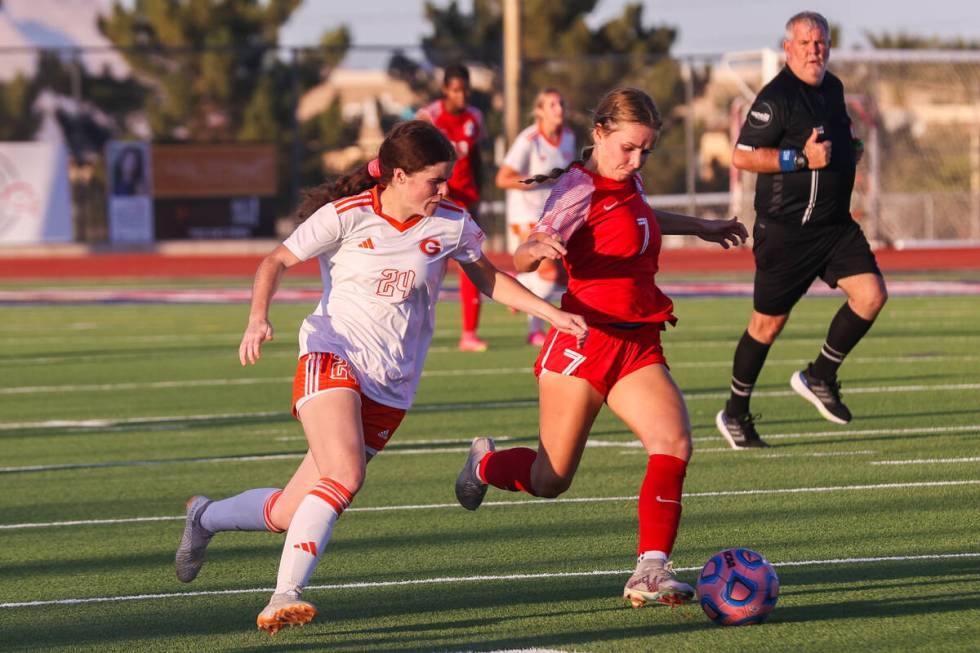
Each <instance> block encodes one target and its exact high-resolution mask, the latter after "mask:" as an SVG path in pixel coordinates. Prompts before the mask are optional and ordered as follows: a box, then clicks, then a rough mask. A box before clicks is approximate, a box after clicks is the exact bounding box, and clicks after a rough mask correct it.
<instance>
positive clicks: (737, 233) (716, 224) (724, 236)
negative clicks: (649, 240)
mask: <svg viewBox="0 0 980 653" xmlns="http://www.w3.org/2000/svg"><path fill="white" fill-rule="evenodd" d="M656 213H657V222H658V223H659V224H660V231H661V233H663V234H664V235H665V236H666V235H669V236H697V237H698V238H700V239H701V240H706V241H708V242H709V243H718V244H719V245H721V246H722V247H724V248H725V249H728V248H729V247H737V246H738V245H742V244H743V243H745V241H746V240H747V239H748V237H749V232H748V230H747V229H746V228H745V225H744V224H742V223H741V222H739V220H738V218H737V217H735V218H729V219H728V220H708V219H706V218H696V217H694V216H693V215H684V214H681V213H670V212H669V211H657V212H656Z"/></svg>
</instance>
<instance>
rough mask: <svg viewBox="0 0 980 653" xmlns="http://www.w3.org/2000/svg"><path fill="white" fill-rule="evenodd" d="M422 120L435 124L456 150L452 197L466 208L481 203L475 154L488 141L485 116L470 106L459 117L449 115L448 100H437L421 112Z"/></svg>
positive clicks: (450, 184)
mask: <svg viewBox="0 0 980 653" xmlns="http://www.w3.org/2000/svg"><path fill="white" fill-rule="evenodd" d="M419 116H420V117H425V118H426V119H428V120H430V121H432V124H434V125H435V126H436V127H438V128H439V129H440V130H442V133H443V134H445V135H446V138H448V139H449V140H450V142H452V144H453V147H455V148H456V165H455V166H453V176H452V177H450V179H449V197H450V199H453V200H455V201H457V202H459V203H460V204H463V205H464V206H467V207H468V206H471V205H472V204H474V203H475V202H477V201H479V199H480V190H479V187H478V186H477V183H476V178H475V177H474V175H473V162H472V156H473V152H474V151H475V150H476V149H477V148H478V147H479V146H480V141H482V140H483V139H484V138H486V127H484V124H483V112H482V111H480V110H479V109H477V108H476V107H472V106H469V105H467V107H466V108H465V109H463V110H462V111H460V112H459V113H449V112H448V111H446V108H445V101H444V100H436V101H435V102H432V103H431V104H429V105H428V106H427V107H425V108H424V109H422V110H421V111H419Z"/></svg>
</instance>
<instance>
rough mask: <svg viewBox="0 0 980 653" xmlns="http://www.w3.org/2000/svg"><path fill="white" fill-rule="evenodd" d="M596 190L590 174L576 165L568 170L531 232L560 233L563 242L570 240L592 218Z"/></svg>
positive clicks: (556, 234) (556, 186) (553, 189)
mask: <svg viewBox="0 0 980 653" xmlns="http://www.w3.org/2000/svg"><path fill="white" fill-rule="evenodd" d="M593 190H594V187H593V185H592V180H591V179H589V177H588V175H586V174H585V173H583V172H579V171H578V170H577V169H575V168H573V169H572V170H570V171H568V172H566V173H565V174H564V175H562V176H561V177H559V178H558V182H557V183H556V184H555V187H554V188H552V189H551V194H550V195H548V199H547V201H545V203H544V210H543V211H542V213H541V219H540V220H538V223H537V224H536V225H534V229H532V230H531V233H544V234H548V235H550V236H558V238H560V239H561V241H562V242H563V243H567V242H568V239H569V238H571V237H572V234H574V233H575V232H576V231H577V230H578V228H579V227H581V226H582V225H583V224H585V221H586V220H587V219H588V217H589V209H590V208H591V206H592V191H593Z"/></svg>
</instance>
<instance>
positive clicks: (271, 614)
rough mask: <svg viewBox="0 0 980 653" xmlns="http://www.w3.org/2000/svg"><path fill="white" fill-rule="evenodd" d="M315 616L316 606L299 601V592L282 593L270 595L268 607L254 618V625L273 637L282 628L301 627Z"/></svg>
mask: <svg viewBox="0 0 980 653" xmlns="http://www.w3.org/2000/svg"><path fill="white" fill-rule="evenodd" d="M316 615H317V612H316V606H315V605H313V604H312V603H310V602H309V601H304V600H303V599H301V598H300V597H299V592H282V593H281V594H273V595H272V598H271V599H269V605H267V606H265V608H264V609H263V610H262V612H260V613H259V616H257V617H256V618H255V624H256V625H257V626H258V627H259V630H264V631H266V632H267V633H269V634H270V635H275V634H276V633H278V632H279V630H280V629H282V627H283V626H302V625H305V624H308V623H310V622H311V621H313V619H314V618H315V617H316Z"/></svg>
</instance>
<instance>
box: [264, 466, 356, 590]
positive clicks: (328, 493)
mask: <svg viewBox="0 0 980 653" xmlns="http://www.w3.org/2000/svg"><path fill="white" fill-rule="evenodd" d="M353 498H354V495H353V494H351V492H350V491H349V490H348V489H347V488H345V487H344V486H343V485H341V484H340V483H338V482H337V481H334V480H332V479H329V478H327V477H323V478H321V479H320V480H319V481H318V482H317V484H316V485H315V486H314V487H313V489H312V490H310V493H309V494H307V495H306V496H305V497H304V498H303V500H302V501H301V502H300V504H299V507H298V508H297V509H296V514H294V515H293V520H292V521H291V522H290V524H289V530H288V531H286V543H285V544H284V545H283V547H282V557H281V558H280V559H279V574H278V576H277V577H276V594H281V593H283V592H297V593H299V592H302V591H303V588H304V587H306V584H307V583H309V582H310V576H312V575H313V570H314V569H316V564H317V562H319V561H320V556H321V555H322V554H323V549H324V548H325V547H326V546H327V542H329V541H330V536H331V535H332V534H333V526H334V524H336V523H337V520H338V519H339V518H340V516H341V515H342V514H343V513H344V510H346V509H347V507H348V506H349V505H350V502H351V501H352V500H353Z"/></svg>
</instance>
